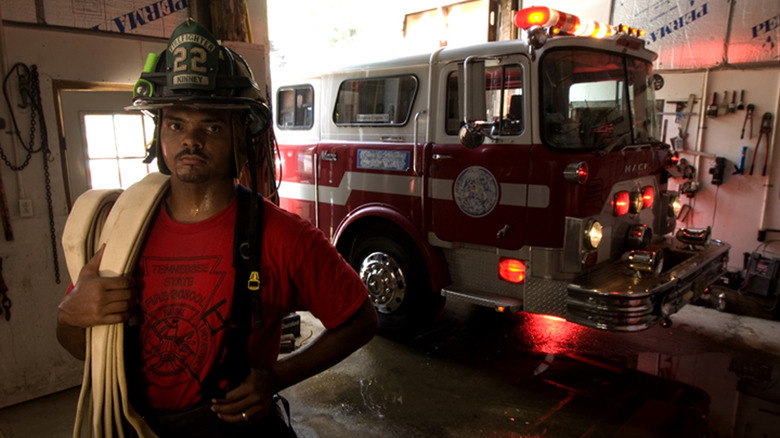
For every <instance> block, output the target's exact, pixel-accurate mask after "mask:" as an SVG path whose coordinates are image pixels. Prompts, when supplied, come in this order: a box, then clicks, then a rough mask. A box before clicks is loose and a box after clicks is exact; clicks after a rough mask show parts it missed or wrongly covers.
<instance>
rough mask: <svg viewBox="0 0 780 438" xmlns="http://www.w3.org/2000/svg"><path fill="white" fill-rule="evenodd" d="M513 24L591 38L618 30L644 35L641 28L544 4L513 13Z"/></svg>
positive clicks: (614, 32) (602, 36) (553, 32)
mask: <svg viewBox="0 0 780 438" xmlns="http://www.w3.org/2000/svg"><path fill="white" fill-rule="evenodd" d="M515 25H516V26H517V27H519V28H520V29H523V30H528V29H531V28H532V27H536V26H539V27H545V28H549V29H550V32H551V33H552V34H557V33H564V34H569V35H575V36H589V37H593V38H604V37H606V36H610V35H614V34H616V33H618V32H622V33H627V34H629V35H631V36H635V37H636V36H642V35H644V31H643V30H637V29H634V28H630V27H628V26H624V25H621V26H620V27H619V28H616V27H615V26H611V25H609V24H604V23H599V22H598V21H595V20H591V19H589V18H581V17H578V16H576V15H573V14H567V13H565V12H561V11H558V10H555V9H552V8H548V7H546V6H532V7H530V8H525V9H521V10H520V11H518V12H517V14H515Z"/></svg>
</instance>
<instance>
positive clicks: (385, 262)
mask: <svg viewBox="0 0 780 438" xmlns="http://www.w3.org/2000/svg"><path fill="white" fill-rule="evenodd" d="M348 260H349V264H350V265H351V266H352V268H353V269H354V270H355V271H356V272H357V273H358V275H359V276H360V278H361V279H362V280H363V283H364V284H365V285H366V287H367V289H368V296H369V297H370V298H371V301H372V302H373V303H374V307H375V308H376V310H377V315H378V316H379V332H380V334H382V335H383V336H386V337H396V338H408V337H411V336H414V335H417V334H419V333H421V332H422V331H423V330H424V329H426V328H427V327H428V326H430V325H431V324H432V323H433V322H434V321H435V320H436V318H437V317H438V316H439V314H440V313H441V310H442V308H443V307H444V297H442V296H441V295H439V294H437V293H435V292H434V291H432V290H431V286H430V280H429V277H428V271H427V269H426V264H425V261H424V260H423V258H422V256H421V255H420V252H419V251H418V250H417V248H416V246H415V245H414V244H413V243H412V240H411V239H409V238H408V237H407V236H406V235H404V234H403V233H401V232H398V231H395V230H392V229H388V227H387V226H384V225H374V226H370V227H368V228H366V229H364V230H362V231H361V232H360V233H358V235H357V236H356V238H355V241H354V245H353V246H352V251H351V252H350V254H349V258H348Z"/></svg>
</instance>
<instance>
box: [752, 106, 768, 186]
mask: <svg viewBox="0 0 780 438" xmlns="http://www.w3.org/2000/svg"><path fill="white" fill-rule="evenodd" d="M771 131H772V113H764V117H762V118H761V132H760V133H759V134H758V141H756V148H755V150H754V151H753V160H752V161H751V163H750V174H751V175H752V174H753V167H755V165H756V155H758V148H759V147H760V146H761V138H762V137H763V138H764V143H765V144H766V147H765V148H764V149H766V153H765V154H764V170H763V172H762V173H761V175H762V176H766V163H767V159H768V158H769V133H770V132H771Z"/></svg>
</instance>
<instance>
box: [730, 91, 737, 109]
mask: <svg viewBox="0 0 780 438" xmlns="http://www.w3.org/2000/svg"><path fill="white" fill-rule="evenodd" d="M729 112H730V113H735V112H737V90H734V91H733V92H732V94H731V103H730V104H729Z"/></svg>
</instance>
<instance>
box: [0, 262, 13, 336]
mask: <svg viewBox="0 0 780 438" xmlns="http://www.w3.org/2000/svg"><path fill="white" fill-rule="evenodd" d="M0 306H2V307H0V315H1V314H3V313H5V320H6V321H10V320H11V299H10V298H8V286H6V285H5V281H3V259H2V258H0Z"/></svg>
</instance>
